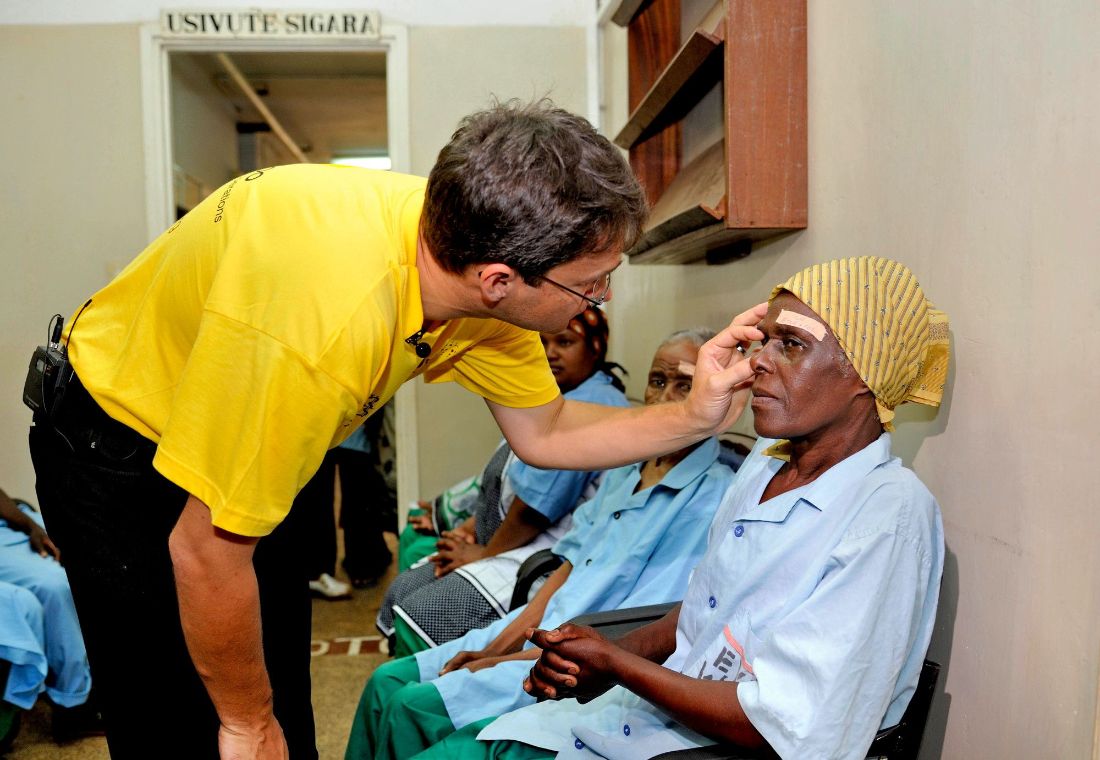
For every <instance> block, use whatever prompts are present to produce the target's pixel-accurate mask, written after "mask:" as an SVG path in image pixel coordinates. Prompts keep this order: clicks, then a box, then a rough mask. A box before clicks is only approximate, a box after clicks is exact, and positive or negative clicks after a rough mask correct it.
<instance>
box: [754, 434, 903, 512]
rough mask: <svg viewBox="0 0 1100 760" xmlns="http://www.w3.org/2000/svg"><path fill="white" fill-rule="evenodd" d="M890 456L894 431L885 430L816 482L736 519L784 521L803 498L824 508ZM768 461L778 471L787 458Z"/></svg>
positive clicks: (765, 484)
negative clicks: (890, 432) (891, 438)
mask: <svg viewBox="0 0 1100 760" xmlns="http://www.w3.org/2000/svg"><path fill="white" fill-rule="evenodd" d="M765 448H766V446H765ZM890 459H891V454H890V434H889V433H883V434H882V435H880V436H879V437H878V438H877V439H876V440H874V441H872V442H871V443H870V444H868V445H867V446H865V447H864V448H863V449H861V450H859V451H857V452H856V453H855V454H852V455H851V456H850V457H848V458H847V459H843V460H841V461H840V462H837V463H836V464H835V465H833V466H832V467H830V468H829V469H828V470H826V471H825V472H824V473H822V475H821V476H820V477H818V479H817V480H815V481H814V482H813V483H809V484H807V485H804V486H802V487H801V488H796V489H795V490H793V491H788V492H787V493H784V494H780V495H779V496H776V497H775V498H772V499H769V500H768V501H766V502H764V503H763V504H760V505H759V506H756V507H755V508H753V509H750V510H748V511H746V512H743V513H742V514H739V515H737V518H736V519H738V520H758V521H761V522H782V521H783V520H785V519H787V515H789V514H790V513H791V510H792V509H794V506H795V505H796V504H798V502H800V501H804V502H806V503H807V504H809V505H810V506H812V507H814V508H815V509H817V510H819V511H823V510H825V509H826V508H827V507H828V506H829V505H830V504H832V503H833V502H834V501H836V500H837V498H838V497H840V496H841V495H842V494H843V493H844V492H845V491H846V490H847V489H848V487H849V486H850V485H851V483H853V482H855V481H858V480H861V479H862V478H863V477H864V476H866V475H867V474H868V473H870V472H871V471H872V470H874V469H875V468H876V467H879V466H880V465H882V464H884V463H886V462H888V461H890ZM767 464H768V465H770V467H769V469H771V470H772V474H775V472H776V471H778V470H779V468H780V467H782V466H783V464H784V462H783V461H781V460H778V459H771V460H769V462H768V463H767ZM769 480H770V478H769ZM764 487H767V481H765V483H764Z"/></svg>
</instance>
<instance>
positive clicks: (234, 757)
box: [218, 716, 290, 760]
mask: <svg viewBox="0 0 1100 760" xmlns="http://www.w3.org/2000/svg"><path fill="white" fill-rule="evenodd" d="M218 754H219V755H220V756H221V760H288V759H289V758H290V750H289V749H287V746H286V739H285V738H284V737H283V729H282V728H281V727H280V726H279V722H278V721H277V720H275V717H274V716H271V717H270V718H269V719H268V720H267V721H266V722H264V723H263V724H262V725H260V726H257V727H255V728H252V729H249V730H244V729H233V728H230V727H229V726H226V725H224V724H222V726H221V728H219V729H218Z"/></svg>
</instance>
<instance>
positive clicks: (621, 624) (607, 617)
mask: <svg viewBox="0 0 1100 760" xmlns="http://www.w3.org/2000/svg"><path fill="white" fill-rule="evenodd" d="M677 604H679V602H667V603H665V604H648V605H646V606H644V607H627V608H626V609H622V610H607V611H605V612H589V613H586V614H584V615H578V616H577V617H575V618H573V619H572V620H570V621H569V622H570V623H575V624H577V625H587V626H591V627H592V628H595V629H596V630H598V631H599V632H600V634H601V635H603V636H605V637H606V638H610V639H617V638H619V637H620V636H625V635H626V634H628V633H630V632H631V631H633V630H634V629H635V628H641V627H642V626H643V625H646V624H647V623H652V622H653V621H655V620H660V619H661V618H663V617H664V616H665V615H667V614H668V613H669V610H671V609H672V608H673V607H675V606H676V605H677Z"/></svg>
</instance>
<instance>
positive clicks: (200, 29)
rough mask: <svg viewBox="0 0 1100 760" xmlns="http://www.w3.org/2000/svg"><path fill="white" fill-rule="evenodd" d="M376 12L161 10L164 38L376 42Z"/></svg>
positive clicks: (377, 21)
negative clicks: (352, 40)
mask: <svg viewBox="0 0 1100 760" xmlns="http://www.w3.org/2000/svg"><path fill="white" fill-rule="evenodd" d="M381 29H382V25H381V19H380V18H379V13H378V11H349V10H346V9H340V10H327V11H326V10H317V9H312V10H282V9H280V10H264V9H262V8H248V9H240V10H233V9H228V10H227V9H225V8H188V9H178V10H163V11H161V14H160V31H161V34H162V35H164V36H166V37H183V38H190V39H195V38H201V39H281V40H286V39H296V40H319V39H326V40H351V39H354V40H377V39H379V38H380V37H381V34H382V33H381Z"/></svg>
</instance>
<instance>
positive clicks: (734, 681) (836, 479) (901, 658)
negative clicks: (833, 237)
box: [416, 257, 948, 760]
mask: <svg viewBox="0 0 1100 760" xmlns="http://www.w3.org/2000/svg"><path fill="white" fill-rule="evenodd" d="M757 338H758V339H759V340H760V342H761V344H762V346H761V348H760V349H759V350H758V351H756V352H755V354H753V355H752V356H751V358H750V359H749V360H748V363H747V368H748V369H751V378H750V379H751V385H752V392H753V400H752V408H753V412H754V417H755V426H756V432H757V433H758V434H759V435H760V436H762V439H761V440H760V441H759V442H758V445H757V446H756V447H755V448H754V449H753V451H752V453H751V454H750V455H749V457H748V458H747V459H746V461H745V463H744V464H743V465H742V467H741V469H740V470H739V471H738V474H737V477H736V479H735V481H734V483H733V485H732V486H731V487H730V489H729V491H728V492H727V493H726V496H725V498H724V500H723V503H722V506H721V507H720V508H719V511H718V514H717V516H716V517H715V519H714V522H713V523H712V525H711V528H710V535H709V544H708V548H707V551H706V554H705V555H704V557H703V559H702V561H701V562H700V563H699V565H698V567H697V568H696V569H695V572H694V574H693V575H692V578H691V581H690V583H689V585H688V590H687V593H686V595H685V596H684V600H683V603H682V604H681V605H680V606H679V607H677V608H676V609H674V610H673V611H672V612H671V613H669V614H668V615H667V616H666V617H665V618H663V619H661V620H659V621H657V622H655V623H652V624H650V625H648V626H645V627H643V628H640V629H638V630H636V631H634V632H632V633H631V634H628V635H627V636H626V637H624V638H622V639H619V640H617V641H614V642H612V641H607V640H605V639H603V638H601V637H600V636H599V635H598V634H597V633H596V632H595V631H593V630H592V629H589V628H584V627H580V626H573V625H564V626H561V627H559V628H557V629H555V630H551V631H542V630H534V631H531V632H529V636H530V639H531V641H532V642H533V643H535V644H536V645H537V646H539V647H541V648H542V650H543V652H542V655H541V656H540V658H539V661H538V662H537V663H536V665H535V667H534V668H533V669H532V670H531V672H530V675H529V677H528V679H527V680H526V682H525V689H527V690H528V692H529V693H530V694H532V695H534V696H538V697H542V698H548V699H550V700H560V701H546V702H541V703H539V704H535V705H531V706H529V707H525V708H522V709H519V710H516V711H514V712H511V713H509V714H507V715H504V716H502V717H500V718H498V719H497V720H495V721H493V722H492V723H491V724H489V725H488V727H486V728H484V729H482V730H481V732H480V734H479V733H478V729H479V728H481V726H482V725H484V724H474V725H473V726H470V727H467V729H464V730H463V731H460V732H457V733H455V734H452V735H451V736H450V737H448V738H447V739H445V740H444V741H442V742H440V743H438V744H436V745H435V746H433V747H432V748H430V749H428V750H426V751H425V752H423V753H420V754H419V755H417V756H416V757H418V758H443V757H446V758H467V757H493V758H543V757H553V756H555V755H556V756H557V757H578V758H580V757H606V758H623V759H624V760H625V759H627V758H629V759H630V760H636V759H637V758H649V757H655V756H658V755H661V754H662V753H665V752H670V751H674V750H678V749H685V748H691V747H699V746H706V745H712V744H714V743H715V742H719V743H722V744H726V745H729V744H732V745H739V746H741V747H744V748H746V749H748V750H754V751H763V752H768V751H774V752H775V753H776V754H778V755H779V756H780V757H783V758H799V759H800V760H803V759H805V758H828V759H829V760H835V759H837V758H849V759H852V758H861V757H863V756H864V755H865V754H866V751H867V748H868V747H869V745H870V744H871V741H872V739H873V738H874V735H875V732H876V731H877V730H878V729H879V728H880V727H882V726H888V725H892V724H894V723H896V722H897V721H898V719H899V717H900V716H901V714H902V712H903V711H904V710H905V707H906V705H907V704H908V702H909V699H910V697H911V696H912V693H913V691H914V689H915V687H916V683H917V677H918V674H919V672H920V669H921V664H922V661H923V659H924V655H925V652H926V650H927V647H928V642H929V639H930V637H931V633H932V627H933V623H934V621H935V616H936V604H937V597H938V590H939V582H940V574H941V571H942V567H943V553H944V549H943V531H942V523H941V519H940V512H939V507H938V506H937V504H936V502H935V500H934V499H933V497H932V495H931V494H930V493H929V492H928V490H927V489H926V488H925V487H924V486H923V485H922V484H921V482H920V480H918V479H917V477H916V475H914V474H913V473H912V472H911V471H910V470H908V469H906V468H905V467H903V466H902V464H901V462H900V461H899V460H898V459H897V458H896V457H893V456H892V455H891V453H890V433H889V431H890V430H892V425H891V420H892V419H893V417H894V408H895V407H896V406H897V405H898V404H901V403H904V402H906V401H917V402H919V403H924V404H929V405H932V406H936V405H938V404H939V400H940V396H941V394H942V389H943V384H944V378H945V377H946V372H947V355H948V329H947V319H946V317H945V315H944V314H943V313H942V312H939V311H937V310H936V309H935V308H934V307H933V306H932V304H931V303H929V302H928V301H927V300H926V299H925V297H924V294H923V292H922V291H921V288H920V286H919V285H918V284H917V282H916V280H915V279H914V277H913V275H912V274H911V273H910V272H909V270H908V269H906V268H905V267H904V266H902V265H901V264H898V263H896V262H893V261H889V260H886V259H881V258H877V257H863V258H858V259H845V260H839V261H832V262H829V263H826V264H820V265H815V266H813V267H810V268H808V269H806V270H804V271H802V272H800V273H798V274H796V275H795V276H794V277H792V278H791V279H789V280H787V281H786V282H785V283H783V284H782V285H780V286H778V287H776V288H775V290H774V291H773V292H772V296H771V301H770V304H769V308H768V312H767V315H766V316H765V318H764V319H763V321H762V322H761V323H760V324H759V335H758V336H757ZM746 376H747V377H748V376H749V373H748V372H746ZM748 382H749V381H748V380H747V381H746V384H748ZM661 663H663V665H662V664H661ZM569 697H575V699H569ZM588 700H591V701H588ZM582 702H585V703H584V704H582ZM475 737H476V738H475Z"/></svg>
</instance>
